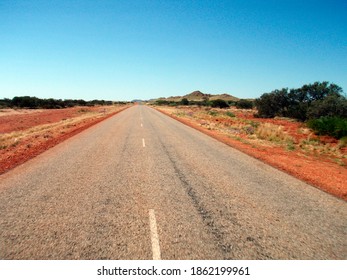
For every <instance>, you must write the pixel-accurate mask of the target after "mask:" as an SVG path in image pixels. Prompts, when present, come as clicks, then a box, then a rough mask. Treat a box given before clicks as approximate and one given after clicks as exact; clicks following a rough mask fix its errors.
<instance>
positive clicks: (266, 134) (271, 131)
mask: <svg viewBox="0 0 347 280" xmlns="http://www.w3.org/2000/svg"><path fill="white" fill-rule="evenodd" d="M255 134H256V135H257V137H258V138H260V139H263V140H268V141H271V142H286V143H288V142H290V141H291V142H294V139H293V138H292V137H291V136H290V135H288V133H287V132H285V131H284V129H283V126H280V125H274V124H271V123H262V124H260V125H259V126H258V128H257V129H256V131H255Z"/></svg>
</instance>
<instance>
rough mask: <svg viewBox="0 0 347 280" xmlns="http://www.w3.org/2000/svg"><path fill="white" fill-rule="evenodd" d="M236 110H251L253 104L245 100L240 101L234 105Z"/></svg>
mask: <svg viewBox="0 0 347 280" xmlns="http://www.w3.org/2000/svg"><path fill="white" fill-rule="evenodd" d="M235 106H236V108H239V109H252V108H253V102H252V101H250V100H247V99H240V100H239V101H237V102H236V104H235Z"/></svg>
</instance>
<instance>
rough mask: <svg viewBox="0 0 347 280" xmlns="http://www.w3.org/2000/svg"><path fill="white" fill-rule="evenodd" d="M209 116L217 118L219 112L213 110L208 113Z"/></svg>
mask: <svg viewBox="0 0 347 280" xmlns="http://www.w3.org/2000/svg"><path fill="white" fill-rule="evenodd" d="M208 114H209V115H210V116H213V117H215V116H217V115H218V112H217V111H213V110H211V111H208Z"/></svg>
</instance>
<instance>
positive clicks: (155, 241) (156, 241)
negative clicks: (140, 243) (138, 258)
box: [149, 209, 161, 260]
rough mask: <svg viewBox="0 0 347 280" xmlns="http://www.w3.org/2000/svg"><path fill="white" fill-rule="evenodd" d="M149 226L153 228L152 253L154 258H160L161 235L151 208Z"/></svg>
mask: <svg viewBox="0 0 347 280" xmlns="http://www.w3.org/2000/svg"><path fill="white" fill-rule="evenodd" d="M149 226H150V229H151V241H152V253H153V260H160V259H161V257H160V246H159V236H158V231H157V222H156V220H155V214H154V210H153V209H149Z"/></svg>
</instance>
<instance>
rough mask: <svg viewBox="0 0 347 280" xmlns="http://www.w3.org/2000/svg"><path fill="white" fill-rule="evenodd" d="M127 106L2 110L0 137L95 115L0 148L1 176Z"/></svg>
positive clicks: (0, 114) (0, 115)
mask: <svg viewBox="0 0 347 280" xmlns="http://www.w3.org/2000/svg"><path fill="white" fill-rule="evenodd" d="M128 107H129V106H119V107H117V108H114V107H113V108H112V109H110V107H107V106H106V107H99V106H98V107H74V108H67V109H52V110H18V111H16V110H2V111H1V112H0V135H5V134H6V133H11V132H15V131H18V132H21V131H25V130H27V129H30V128H34V127H36V126H40V125H45V124H54V123H58V122H60V121H62V120H68V119H71V118H75V117H79V116H81V115H83V114H86V113H90V112H95V113H98V114H94V115H91V116H90V117H88V118H86V119H82V120H80V121H78V122H76V123H73V124H70V125H69V124H67V125H64V126H60V127H54V128H51V129H49V131H48V132H47V131H44V132H42V133H41V134H37V133H35V135H32V136H29V137H25V138H23V139H21V141H18V142H16V143H15V145H10V146H9V147H6V148H2V149H0V174H2V173H5V172H6V171H8V170H10V169H12V168H14V167H16V166H18V165H20V164H22V163H24V162H26V161H27V160H29V159H31V158H33V157H35V156H37V155H39V154H41V153H42V152H44V151H46V150H47V149H49V148H51V147H53V146H55V145H57V144H59V143H61V142H62V141H64V140H66V139H68V138H70V137H71V136H73V135H76V134H77V133H79V132H81V131H83V130H85V129H87V128H89V127H91V126H93V125H95V124H96V123H99V122H101V121H103V120H105V119H107V118H109V117H111V116H113V115H115V114H117V113H119V112H120V111H123V110H124V109H126V108H128Z"/></svg>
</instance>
